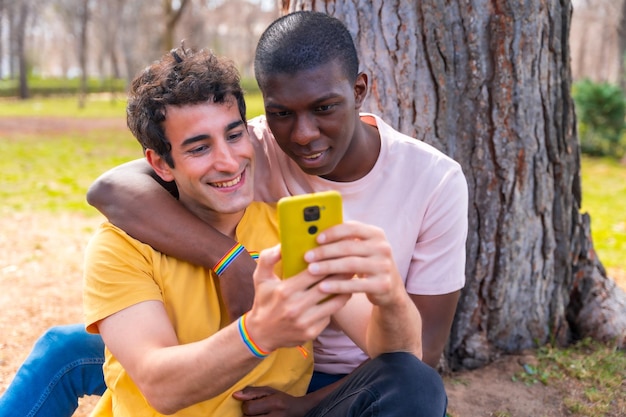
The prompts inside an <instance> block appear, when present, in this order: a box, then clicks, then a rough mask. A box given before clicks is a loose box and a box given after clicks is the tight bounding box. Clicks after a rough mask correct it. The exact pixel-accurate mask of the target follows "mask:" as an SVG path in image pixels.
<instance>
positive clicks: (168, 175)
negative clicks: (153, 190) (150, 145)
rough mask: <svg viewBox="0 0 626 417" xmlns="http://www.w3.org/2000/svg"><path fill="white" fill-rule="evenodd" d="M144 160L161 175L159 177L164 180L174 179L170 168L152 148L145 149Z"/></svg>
mask: <svg viewBox="0 0 626 417" xmlns="http://www.w3.org/2000/svg"><path fill="white" fill-rule="evenodd" d="M146 160H147V161H148V163H149V164H150V166H151V167H152V169H154V172H156V174H157V175H158V176H159V177H161V179H162V180H163V181H165V182H170V181H174V175H173V174H172V169H171V168H170V166H169V165H168V164H167V162H165V159H163V158H162V157H161V156H160V155H159V154H157V153H156V152H155V151H154V149H146Z"/></svg>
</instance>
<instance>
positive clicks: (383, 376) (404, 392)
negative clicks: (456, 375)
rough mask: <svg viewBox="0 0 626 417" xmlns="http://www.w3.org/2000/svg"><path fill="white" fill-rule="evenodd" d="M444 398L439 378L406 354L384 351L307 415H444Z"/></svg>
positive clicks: (441, 382) (351, 375) (417, 416)
mask: <svg viewBox="0 0 626 417" xmlns="http://www.w3.org/2000/svg"><path fill="white" fill-rule="evenodd" d="M446 406H447V397H446V392H445V388H444V385H443V381H442V380H441V377H440V376H439V374H438V373H437V371H435V370H434V369H432V368H431V367H430V366H428V365H426V364H424V363H423V362H422V361H420V360H419V359H417V358H416V357H415V356H413V355H411V354H408V353H402V352H398V353H386V354H383V355H381V356H379V357H377V358H375V359H373V360H371V361H369V362H367V363H365V364H364V365H363V366H361V367H360V368H358V369H357V370H355V371H354V372H353V373H352V374H350V376H349V377H348V379H346V381H345V382H344V383H343V384H342V385H341V386H340V387H339V388H337V389H336V390H335V391H333V392H332V393H331V394H329V395H328V396H327V397H326V398H325V399H324V400H323V401H322V402H321V403H320V404H319V405H318V406H317V407H315V408H314V409H313V410H311V411H310V412H309V413H308V414H307V417H314V416H315V417H321V416H324V417H331V416H341V417H346V416H368V417H369V416H372V417H373V416H385V417H393V416H398V417H405V416H414V417H443V416H445V412H446Z"/></svg>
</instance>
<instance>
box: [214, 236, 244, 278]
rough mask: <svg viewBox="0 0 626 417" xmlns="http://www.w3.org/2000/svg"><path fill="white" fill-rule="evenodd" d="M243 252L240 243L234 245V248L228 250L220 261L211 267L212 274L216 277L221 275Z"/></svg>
mask: <svg viewBox="0 0 626 417" xmlns="http://www.w3.org/2000/svg"><path fill="white" fill-rule="evenodd" d="M243 251H245V248H244V247H243V245H242V244H241V243H236V244H235V246H233V247H232V248H230V250H229V251H228V252H226V254H225V255H224V256H222V259H220V260H219V262H218V263H216V264H215V266H214V267H213V272H215V274H216V275H217V276H218V277H219V276H220V275H222V273H223V272H224V271H225V270H226V268H228V267H229V266H230V264H232V263H233V261H234V260H235V258H236V257H237V256H239V255H240V254H241V252H243Z"/></svg>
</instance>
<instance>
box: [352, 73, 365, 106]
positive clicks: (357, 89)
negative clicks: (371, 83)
mask: <svg viewBox="0 0 626 417" xmlns="http://www.w3.org/2000/svg"><path fill="white" fill-rule="evenodd" d="M367 81H368V80H367V74H365V73H364V72H359V74H358V75H357V76H356V81H355V82H354V104H355V106H356V108H357V109H360V108H361V106H362V105H363V101H364V100H365V97H366V96H367Z"/></svg>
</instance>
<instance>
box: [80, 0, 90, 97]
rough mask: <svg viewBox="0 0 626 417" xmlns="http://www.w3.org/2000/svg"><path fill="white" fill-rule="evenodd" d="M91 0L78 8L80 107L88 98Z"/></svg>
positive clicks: (84, 1)
mask: <svg viewBox="0 0 626 417" xmlns="http://www.w3.org/2000/svg"><path fill="white" fill-rule="evenodd" d="M89 3H90V1H89V0H82V2H81V3H80V5H79V10H78V24H79V29H78V62H79V65H80V87H79V91H78V107H79V108H81V109H82V108H84V107H85V102H86V100H87V52H88V48H89V46H88V44H87V28H88V24H89Z"/></svg>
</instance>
